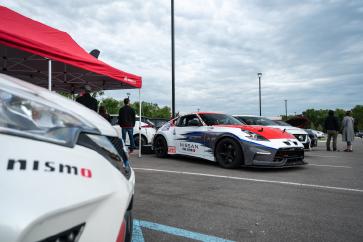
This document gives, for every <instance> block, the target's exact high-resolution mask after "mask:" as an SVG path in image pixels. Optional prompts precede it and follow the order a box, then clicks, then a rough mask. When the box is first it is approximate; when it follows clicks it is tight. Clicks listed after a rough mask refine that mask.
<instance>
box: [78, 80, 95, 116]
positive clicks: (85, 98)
mask: <svg viewBox="0 0 363 242" xmlns="http://www.w3.org/2000/svg"><path fill="white" fill-rule="evenodd" d="M90 92H91V87H90V86H88V85H85V86H83V87H82V89H81V93H80V96H79V97H77V99H76V102H78V103H80V104H82V105H84V106H86V107H87V108H89V109H92V110H93V111H95V112H97V108H98V103H97V99H96V98H94V97H92V96H91V94H90Z"/></svg>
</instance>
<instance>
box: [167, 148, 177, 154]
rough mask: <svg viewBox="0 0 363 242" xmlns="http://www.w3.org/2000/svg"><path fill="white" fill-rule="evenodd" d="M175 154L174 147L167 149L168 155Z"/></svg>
mask: <svg viewBox="0 0 363 242" xmlns="http://www.w3.org/2000/svg"><path fill="white" fill-rule="evenodd" d="M175 153H176V147H175V146H169V147H168V154H175Z"/></svg>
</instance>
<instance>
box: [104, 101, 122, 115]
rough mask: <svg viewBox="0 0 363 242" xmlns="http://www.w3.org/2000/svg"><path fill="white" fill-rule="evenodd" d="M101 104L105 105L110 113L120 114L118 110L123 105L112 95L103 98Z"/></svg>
mask: <svg viewBox="0 0 363 242" xmlns="http://www.w3.org/2000/svg"><path fill="white" fill-rule="evenodd" d="M100 105H103V106H105V107H106V109H107V112H108V113H109V114H118V110H119V109H120V106H121V105H120V101H118V100H116V99H114V98H112V97H108V98H105V99H102V101H101V102H100Z"/></svg>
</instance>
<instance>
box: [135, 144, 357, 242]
mask: <svg viewBox="0 0 363 242" xmlns="http://www.w3.org/2000/svg"><path fill="white" fill-rule="evenodd" d="M338 148H339V149H340V150H343V149H344V144H342V143H341V142H339V144H338ZM353 149H354V152H352V153H347V152H342V151H341V152H328V151H326V150H325V144H324V143H319V145H318V147H316V148H314V150H313V151H308V152H306V153H305V157H306V158H305V160H306V161H307V162H308V163H309V164H308V165H306V166H304V167H297V168H286V169H255V168H240V169H236V170H226V169H222V168H220V167H219V166H217V165H216V164H214V163H212V162H208V161H204V160H199V159H195V158H185V157H169V158H167V159H159V158H156V156H154V155H143V157H142V158H138V157H137V156H136V155H132V165H133V167H134V169H135V172H136V196H135V198H136V199H135V204H134V219H135V220H134V221H136V233H134V239H133V240H134V241H195V240H196V239H197V240H204V241H228V240H231V241H363V209H362V206H363V179H362V174H363V158H362V157H363V140H362V139H360V138H358V139H356V140H355V142H354V144H353ZM134 224H135V222H134ZM138 225H140V226H138ZM134 231H135V228H134ZM192 238H194V239H192Z"/></svg>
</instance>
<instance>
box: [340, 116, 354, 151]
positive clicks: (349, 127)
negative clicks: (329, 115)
mask: <svg viewBox="0 0 363 242" xmlns="http://www.w3.org/2000/svg"><path fill="white" fill-rule="evenodd" d="M342 136H343V141H344V142H347V148H346V149H345V150H344V151H345V152H352V151H353V149H352V141H353V140H354V118H353V117H352V112H351V111H347V112H346V113H345V117H344V118H343V122H342Z"/></svg>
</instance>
